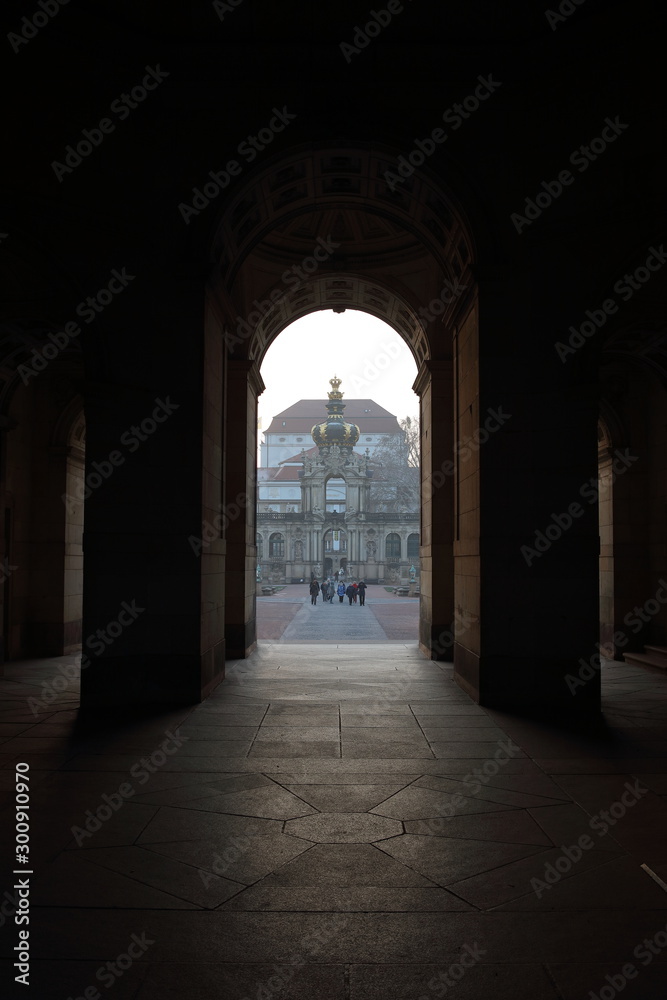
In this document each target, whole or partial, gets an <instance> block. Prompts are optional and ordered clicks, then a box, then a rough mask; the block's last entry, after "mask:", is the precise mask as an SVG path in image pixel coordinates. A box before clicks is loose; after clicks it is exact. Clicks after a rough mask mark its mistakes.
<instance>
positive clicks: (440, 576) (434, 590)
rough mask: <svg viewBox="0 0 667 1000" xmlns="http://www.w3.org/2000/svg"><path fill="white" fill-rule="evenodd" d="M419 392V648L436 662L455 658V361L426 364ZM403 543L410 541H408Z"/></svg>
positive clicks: (416, 386)
mask: <svg viewBox="0 0 667 1000" xmlns="http://www.w3.org/2000/svg"><path fill="white" fill-rule="evenodd" d="M413 389H414V391H415V392H416V393H418V395H419V397H420V428H421V461H420V467H421V494H422V502H421V528H420V552H421V555H420V567H421V593H420V626H419V627H420V635H419V644H420V646H421V648H422V650H423V651H424V652H425V653H426V654H427V655H428V656H430V657H431V658H432V659H435V660H451V659H452V647H453V641H452V637H453V632H452V626H453V621H454V554H453V546H452V533H453V483H454V476H453V472H454V465H453V461H452V457H453V443H454V432H453V405H452V394H453V370H452V362H451V361H425V362H424V363H423V364H422V366H421V369H420V371H419V374H418V375H417V378H416V380H415V383H414V386H413ZM402 544H407V542H406V541H405V540H403V541H402ZM403 551H404V552H405V549H403Z"/></svg>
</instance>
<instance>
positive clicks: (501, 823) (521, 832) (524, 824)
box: [405, 809, 552, 847]
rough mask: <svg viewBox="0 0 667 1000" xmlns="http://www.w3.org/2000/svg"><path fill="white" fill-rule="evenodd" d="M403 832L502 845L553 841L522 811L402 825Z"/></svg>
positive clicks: (513, 810)
mask: <svg viewBox="0 0 667 1000" xmlns="http://www.w3.org/2000/svg"><path fill="white" fill-rule="evenodd" d="M405 832H406V833H415V834H421V835H422V836H431V837H454V838H468V839H470V840H491V841H494V842H496V843H505V844H543V845H546V846H548V847H551V846H552V841H551V839H550V838H549V837H548V836H547V835H546V833H545V832H544V830H542V828H541V827H540V826H539V825H538V824H537V823H536V822H535V820H534V819H532V818H531V817H530V816H529V815H528V813H527V812H526V811H525V810H520V809H511V810H506V811H504V812H495V813H490V814H489V813H486V814H484V815H477V816H451V817H447V816H445V817H439V818H438V819H436V820H433V819H430V820H423V819H420V820H411V821H410V822H408V823H406V824H405Z"/></svg>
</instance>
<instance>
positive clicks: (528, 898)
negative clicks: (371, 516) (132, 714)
mask: <svg viewBox="0 0 667 1000" xmlns="http://www.w3.org/2000/svg"><path fill="white" fill-rule="evenodd" d="M313 610H314V611H315V610H318V611H321V612H322V613H326V612H328V611H329V610H330V609H325V608H320V609H313ZM354 611H359V609H358V608H357V609H354V608H353V609H352V613H354ZM62 659H63V660H64V659H67V658H62ZM58 662H59V661H58V660H51V661H40V662H38V663H34V664H27V665H23V667H22V671H21V672H20V673H19V670H18V668H17V667H13V666H12V665H11V664H10V665H9V670H8V678H7V679H5V680H4V681H0V688H2V689H3V694H4V704H5V705H6V706H9V707H7V708H6V709H5V710H4V711H2V712H0V741H1V742H0V795H2V796H3V798H2V804H3V806H6V807H7V808H8V810H11V811H13V798H12V794H11V789H12V787H13V781H14V765H15V763H16V762H17V761H27V762H28V763H29V764H30V775H31V779H30V780H31V782H32V785H31V787H32V793H31V794H32V809H31V816H32V819H31V822H32V829H31V834H32V836H31V847H32V851H33V858H34V863H35V872H36V873H38V877H37V874H36V877H35V881H34V886H33V894H32V899H31V903H32V907H33V909H32V912H31V925H30V927H31V942H32V943H33V945H34V948H35V952H34V954H35V955H38V956H39V957H38V958H36V959H35V961H34V963H33V980H32V981H33V988H34V990H35V995H36V996H39V997H40V1000H42V998H44V1000H49V998H51V997H53V998H54V1000H55V998H62V1000H64V998H66V997H68V996H73V997H74V996H82V995H84V991H85V989H86V987H88V986H90V985H91V984H95V983H97V984H98V985H99V980H98V979H96V975H97V971H98V970H99V968H100V965H101V964H102V963H104V962H106V961H110V962H113V961H114V960H115V959H116V958H117V956H119V955H123V954H124V953H125V951H126V949H127V947H128V942H130V941H131V939H132V934H136V935H137V936H141V935H142V934H145V935H146V936H147V939H148V940H150V941H151V942H153V943H151V944H150V945H149V946H147V947H146V950H145V953H143V954H142V955H141V956H140V957H139V959H137V960H135V961H133V962H132V964H131V966H130V967H129V968H128V969H127V970H126V971H125V972H124V974H123V976H122V977H118V978H117V979H116V980H115V981H114V983H113V989H114V992H113V997H114V998H117V1000H123V998H128V1000H129V998H132V1000H158V998H160V1000H163V998H165V997H167V998H169V997H179V998H185V1000H187V998H190V997H191V998H193V1000H199V998H204V997H209V996H218V995H220V996H229V997H238V998H242V997H245V996H252V997H254V996H257V995H259V994H260V993H262V991H263V993H262V995H265V996H267V997H268V995H269V993H270V994H271V995H272V996H273V997H279V998H283V1000H299V998H306V997H308V998H312V997H313V996H326V997H327V998H332V1000H375V998H379V997H382V998H385V997H391V998H398V1000H403V998H405V1000H407V998H411V1000H414V998H419V997H422V996H428V997H429V1000H430V998H431V997H435V996H436V995H445V994H442V993H440V994H439V993H438V992H437V990H441V988H442V985H443V984H446V978H445V977H447V976H448V975H449V972H450V970H453V977H454V978H453V979H451V980H450V981H451V982H452V983H454V982H455V981H456V984H457V985H456V993H454V992H453V986H452V989H451V995H453V996H454V995H455V996H457V997H461V998H470V1000H472V998H486V997H491V996H492V997H494V1000H495V998H498V1000H502V998H504V997H512V998H513V1000H524V998H526V1000H528V998H530V1000H541V998H545V1000H547V998H548V1000H556V998H560V1000H575V998H578V997H581V996H588V995H589V993H590V992H591V991H593V992H594V993H597V994H598V995H599V993H600V990H602V989H603V987H604V986H605V984H606V983H607V982H608V981H607V980H606V979H605V976H607V975H609V976H612V977H613V976H614V975H615V974H616V973H617V972H618V969H619V968H620V967H621V966H622V964H623V963H624V962H626V961H632V960H633V959H632V956H633V949H635V948H636V947H637V945H638V944H639V943H640V942H641V941H642V940H643V939H644V938H648V939H649V940H653V938H654V936H655V935H656V933H658V932H660V931H662V930H664V928H665V925H666V924H667V892H665V891H664V890H663V888H661V886H660V885H659V884H657V883H656V882H655V881H654V880H653V879H651V878H649V877H648V876H647V874H646V873H645V871H643V870H642V868H641V864H642V863H645V864H648V865H649V866H650V867H651V868H652V869H653V870H654V871H655V872H656V873H657V874H658V876H661V877H662V878H663V879H667V846H666V845H667V840H666V839H665V835H664V831H665V829H667V745H666V743H665V740H664V738H663V737H664V733H665V722H667V685H666V684H665V679H664V678H663V677H661V676H656V675H654V674H647V673H644V672H642V671H641V670H640V669H638V668H634V667H629V666H627V665H625V664H615V665H613V666H610V667H608V668H607V669H606V670H605V671H604V673H603V680H604V684H605V718H606V723H607V724H606V726H605V727H599V728H597V729H596V728H595V727H591V726H588V727H586V728H583V729H582V730H581V731H579V732H574V731H571V730H568V731H566V730H558V729H556V728H548V727H545V726H539V725H537V724H535V723H532V722H529V721H526V720H522V719H518V718H516V717H512V716H509V715H504V714H503V713H500V712H491V711H485V710H484V709H482V708H480V707H479V706H477V705H474V704H473V703H472V702H471V701H470V699H469V698H468V697H467V696H466V695H465V694H464V693H463V692H462V691H461V690H460V689H459V688H458V687H457V686H456V685H455V684H454V683H453V682H452V680H451V668H449V667H448V666H447V665H446V664H440V663H433V662H429V661H426V660H424V659H422V658H421V656H420V655H419V654H418V652H417V651H416V650H415V649H414V646H413V645H412V644H410V643H408V644H405V645H402V644H400V643H395V644H393V645H391V646H387V645H384V646H374V645H373V644H372V643H370V642H369V643H366V644H365V645H364V646H359V647H355V646H353V645H348V646H347V647H346V649H345V650H342V647H340V648H339V647H336V646H319V647H312V646H307V645H305V644H300V645H295V646H286V645H280V644H276V645H273V646H270V647H269V646H267V645H262V646H260V647H259V649H258V651H257V653H256V654H255V655H254V656H253V657H252V658H251V659H249V660H247V661H243V662H240V663H237V664H235V665H234V666H233V667H232V668H231V669H230V670H229V673H228V677H227V679H226V681H225V683H224V684H222V685H221V686H220V687H219V688H218V689H217V690H216V691H215V692H214V694H213V695H212V696H211V697H210V698H209V699H208V700H207V701H206V702H205V703H203V704H202V705H199V706H196V707H194V708H186V709H175V710H173V711H167V712H164V713H162V714H161V715H159V716H152V717H151V718H149V719H146V720H143V721H141V722H134V723H130V722H128V723H127V724H124V725H123V726H117V727H116V728H111V729H109V730H105V729H104V728H101V727H100V726H97V727H96V728H93V729H91V731H89V732H86V731H81V730H80V729H76V730H75V729H74V728H73V726H74V722H75V720H76V689H75V688H74V687H73V686H72V687H71V689H68V690H66V691H64V692H63V693H61V694H60V695H59V697H58V699H57V701H55V702H54V703H53V704H51V705H49V706H45V708H44V710H43V711H42V712H40V713H39V714H37V715H35V714H33V712H32V711H31V710H30V708H29V703H28V699H29V698H30V697H31V696H32V697H37V696H38V694H39V691H40V688H41V684H42V681H43V680H44V679H48V677H49V676H51V675H53V673H54V670H55V669H56V668H57V665H58ZM12 673H14V676H12ZM168 733H169V734H171V735H172V736H175V737H176V739H177V741H178V745H176V744H171V746H172V749H171V750H170V752H169V753H166V752H162V753H161V752H160V747H161V745H163V744H164V741H165V739H167V738H168V737H167V736H166V734H168ZM3 776H4V777H3ZM121 787H124V788H125V791H126V796H125V797H123V796H121V795H120V792H119V789H120V788H121ZM128 788H129V793H128ZM629 788H630V789H631V788H634V789H635V790H636V798H635V799H634V800H633V801H632V804H631V805H629V806H626V807H625V808H622V807H621V806H619V803H620V802H622V796H623V795H624V793H625V794H626V801H630V800H628V798H627V793H628V789H629ZM610 810H611V812H610ZM10 815H11V813H8V816H10ZM605 815H606V817H607V821H605V820H604V818H603V817H604V816H605ZM3 820H7V822H9V820H8V819H7V816H5V817H3ZM582 837H584V838H587V839H586V841H585V842H586V846H585V848H579V849H578V850H579V854H578V856H577V848H576V845H577V843H578V842H580V838H582ZM564 849H566V850H565V851H564ZM568 851H569V856H568V853H567V852H568ZM572 859H574V860H572ZM11 868H12V859H11V858H8V859H7V861H6V864H5V867H4V868H3V871H5V872H8V871H11ZM6 882H7V886H6V891H7V892H8V896H6V897H4V899H5V902H6V903H7V907H8V909H9V910H10V911H11V909H12V906H13V905H14V903H13V901H12V892H11V882H8V881H7V880H6ZM536 887H537V888H536ZM3 915H4V917H5V918H6V917H7V916H10V917H11V916H12V913H11V912H10V913H9V914H5V912H4V911H3ZM7 926H8V927H11V928H12V930H13V929H14V925H13V924H11V923H10V922H9V921H8V922H7ZM12 945H13V941H12V934H10V935H9V936H8V937H7V936H6V937H5V940H4V944H3V951H2V958H3V960H4V962H5V963H6V965H5V967H4V969H3V975H6V976H11V977H12V978H13V973H12V969H11V962H12V960H13V959H12ZM466 949H467V950H466ZM475 949H477V951H475ZM474 955H476V957H475V958H474V960H473V958H472V957H471V956H474ZM465 956H467V958H466V961H468V964H467V965H466V963H465V962H463V957H465ZM666 956H667V948H666V949H665V950H660V949H659V951H658V953H657V954H655V955H653V957H652V960H651V962H650V963H649V964H648V965H647V966H646V967H645V968H644V967H642V968H641V977H639V976H638V978H637V980H636V981H633V983H632V984H630V985H632V986H633V988H634V992H632V993H631V992H630V985H629V986H628V992H627V996H628V997H639V998H651V1000H657V998H658V997H662V996H663V995H664V981H665V973H666V972H667V962H666ZM636 964H637V965H638V966H639V963H638V962H637V963H636ZM460 970H463V973H464V974H463V975H462V976H461V980H460V982H459V981H458V980H457V979H456V977H457V976H458V975H459V971H460ZM429 984H430V985H429ZM436 987H437V989H436ZM448 989H449V987H448ZM102 994H103V995H104V987H102Z"/></svg>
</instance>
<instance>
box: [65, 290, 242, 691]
mask: <svg viewBox="0 0 667 1000" xmlns="http://www.w3.org/2000/svg"><path fill="white" fill-rule="evenodd" d="M123 296H124V297H123V298H121V299H120V301H118V302H116V303H114V304H113V306H111V307H109V315H108V318H107V317H105V319H104V325H103V326H101V327H100V328H99V329H95V330H92V329H91V331H90V333H89V334H88V337H89V338H90V345H89V351H90V358H89V364H90V367H91V368H94V370H96V372H97V378H96V380H93V379H92V378H89V379H88V381H87V384H86V392H85V399H84V404H85V415H86V481H87V483H88V484H89V485H90V484H92V483H95V484H96V485H95V488H94V489H92V492H91V495H90V496H89V497H88V499H87V500H86V510H85V522H84V524H85V531H84V537H83V549H84V560H85V562H84V567H85V576H84V596H83V636H84V641H83V654H84V655H83V661H82V671H81V699H82V707H83V709H84V710H87V709H93V708H102V707H109V706H115V707H122V706H129V705H141V704H150V705H155V704H167V703H191V702H197V701H199V700H201V698H202V697H204V696H205V695H206V694H207V693H208V692H209V691H210V690H212V688H213V687H214V686H215V684H217V683H218V682H219V681H220V680H221V679H222V676H223V669H224V660H223V654H224V647H223V645H222V615H221V609H222V602H223V600H224V592H223V590H222V586H221V583H222V572H221V568H222V564H223V562H224V548H223V547H222V546H221V543H220V542H219V541H217V537H216V536H217V535H218V534H219V528H217V527H216V526H215V520H216V514H217V515H219V514H220V500H221V489H220V486H221V455H222V450H221V441H220V434H221V426H222V417H221V410H222V399H221V396H222V385H223V371H222V350H221V338H220V328H219V324H218V323H217V321H216V319H215V316H214V314H213V313H212V312H211V311H210V309H209V310H207V311H206V312H205V309H204V285H203V282H200V281H197V280H195V281H190V280H187V279H184V280H179V279H178V278H176V279H174V278H173V276H172V275H169V276H165V277H164V278H162V277H160V278H156V279H155V280H153V281H152V282H151V279H150V277H148V276H145V275H144V277H143V284H142V285H140V282H139V278H137V288H136V290H135V289H134V288H131V290H128V291H126V292H124V293H123ZM112 309H113V310H114V313H113V314H112V312H111V310H112ZM203 316H205V322H204V323H203V322H202V317H203ZM101 341H102V344H103V347H102V349H101V350H99V345H100V342H101ZM186 345H187V346H186ZM84 349H85V348H84ZM218 584H220V586H218Z"/></svg>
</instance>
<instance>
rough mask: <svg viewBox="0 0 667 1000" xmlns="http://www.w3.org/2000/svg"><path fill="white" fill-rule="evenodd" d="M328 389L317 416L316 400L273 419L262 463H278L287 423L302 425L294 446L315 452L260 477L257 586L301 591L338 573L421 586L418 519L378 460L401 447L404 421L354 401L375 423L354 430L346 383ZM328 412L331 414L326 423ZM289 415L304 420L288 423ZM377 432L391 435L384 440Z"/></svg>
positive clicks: (285, 461)
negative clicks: (361, 447)
mask: <svg viewBox="0 0 667 1000" xmlns="http://www.w3.org/2000/svg"><path fill="white" fill-rule="evenodd" d="M330 385H331V386H332V389H331V392H329V393H328V402H327V403H326V404H325V403H323V402H320V403H319V407H317V408H316V407H313V406H312V401H311V400H300V401H299V402H298V403H296V404H295V406H294V407H290V409H289V410H286V411H285V412H284V413H283V414H279V415H278V416H277V417H275V418H274V420H273V421H272V423H271V425H270V427H269V430H268V431H267V432H266V436H265V438H266V439H265V443H264V444H263V445H262V455H263V456H266V457H267V458H268V457H269V456H271V455H274V456H276V455H278V454H280V451H281V446H282V445H283V442H281V441H277V442H276V441H275V440H274V439H275V438H276V437H278V438H281V437H285V436H286V435H285V434H282V433H281V429H282V422H283V420H285V421H286V420H288V419H290V420H292V421H295V422H296V421H297V420H298V425H297V426H296V427H292V428H291V431H292V435H293V437H294V438H295V439H296V438H300V439H301V440H302V442H304V443H305V440H306V439H308V440H309V441H313V442H314V446H313V447H311V448H309V449H308V451H306V450H305V448H304V449H303V450H302V451H301V454H299V455H291V456H287V457H286V458H284V459H283V460H281V461H279V462H278V464H277V466H275V467H262V468H260V469H259V471H258V505H257V559H258V562H257V579H258V581H261V582H266V583H271V584H279V583H300V582H301V581H308V580H310V579H311V577H316V578H320V579H321V578H322V577H332V576H333V577H335V576H336V574H338V577H339V578H340V577H341V576H342V577H343V578H346V579H365V580H366V581H367V582H369V583H381V584H382V583H386V584H393V585H397V584H400V583H402V582H407V581H409V580H411V579H418V574H419V510H418V509H415V510H406V509H404V507H405V505H404V504H401V503H400V502H399V496H398V494H399V490H398V487H397V485H396V484H395V483H393V482H392V474H391V473H389V474H387V473H386V472H385V471H384V469H383V465H382V462H381V461H379V460H377V459H374V458H373V453H375V454H376V455H377V454H378V453H379V454H382V446H383V445H384V446H385V447H386V442H387V440H389V441H391V440H394V441H397V440H399V441H400V437H401V433H402V432H401V429H400V427H399V424H398V421H397V420H396V417H395V416H393V415H392V414H389V413H387V411H386V410H384V411H382V408H381V407H379V406H378V405H377V404H376V403H374V401H373V400H355V401H354V403H355V404H356V405H355V406H354V407H352V405H350V409H354V412H355V413H358V412H360V411H361V412H366V413H368V414H369V419H368V424H367V425H366V422H365V421H364V420H363V419H360V422H359V425H357V424H354V423H351V422H348V421H347V420H346V419H345V416H344V410H345V408H346V404H345V403H344V402H343V393H342V392H341V391H340V385H341V380H340V379H338V378H335V377H334V378H332V379H331V380H330ZM360 404H362V405H360ZM325 407H326V411H327V412H328V415H327V416H326V418H325V419H322V418H323V416H324V413H323V411H324V409H325ZM317 410H319V413H318V412H317ZM290 411H292V412H293V413H294V411H297V412H298V413H299V416H298V418H297V417H296V416H295V415H293V416H292V417H289V416H285V415H286V414H289V413H290ZM379 411H382V413H381V415H380V412H379ZM309 412H310V413H313V412H315V414H316V417H318V418H319V422H318V423H316V424H315V425H314V426H311V428H310V429H309V432H308V434H307V435H306V433H305V430H304V427H303V422H304V420H307V419H309V418H308V416H307V414H308V413H309ZM358 419H359V418H358ZM378 426H380V427H384V428H386V430H385V431H384V433H383V432H382V430H378ZM367 431H368V433H366V432H367ZM364 439H367V440H368V441H369V443H368V445H367V447H366V449H365V453H363V454H361V453H360V452H358V451H355V445H356V444H357V443H358V442H359V441H360V440H364ZM370 442H372V444H373V453H372V452H371V444H370ZM294 443H296V440H295V442H294ZM411 474H414V478H415V480H418V475H419V470H418V469H416V468H415V469H409V468H406V469H405V470H404V471H403V475H404V476H407V477H410V476H411ZM377 486H379V488H374V487H377ZM392 496H393V498H394V499H393V502H392V499H391V498H392Z"/></svg>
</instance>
